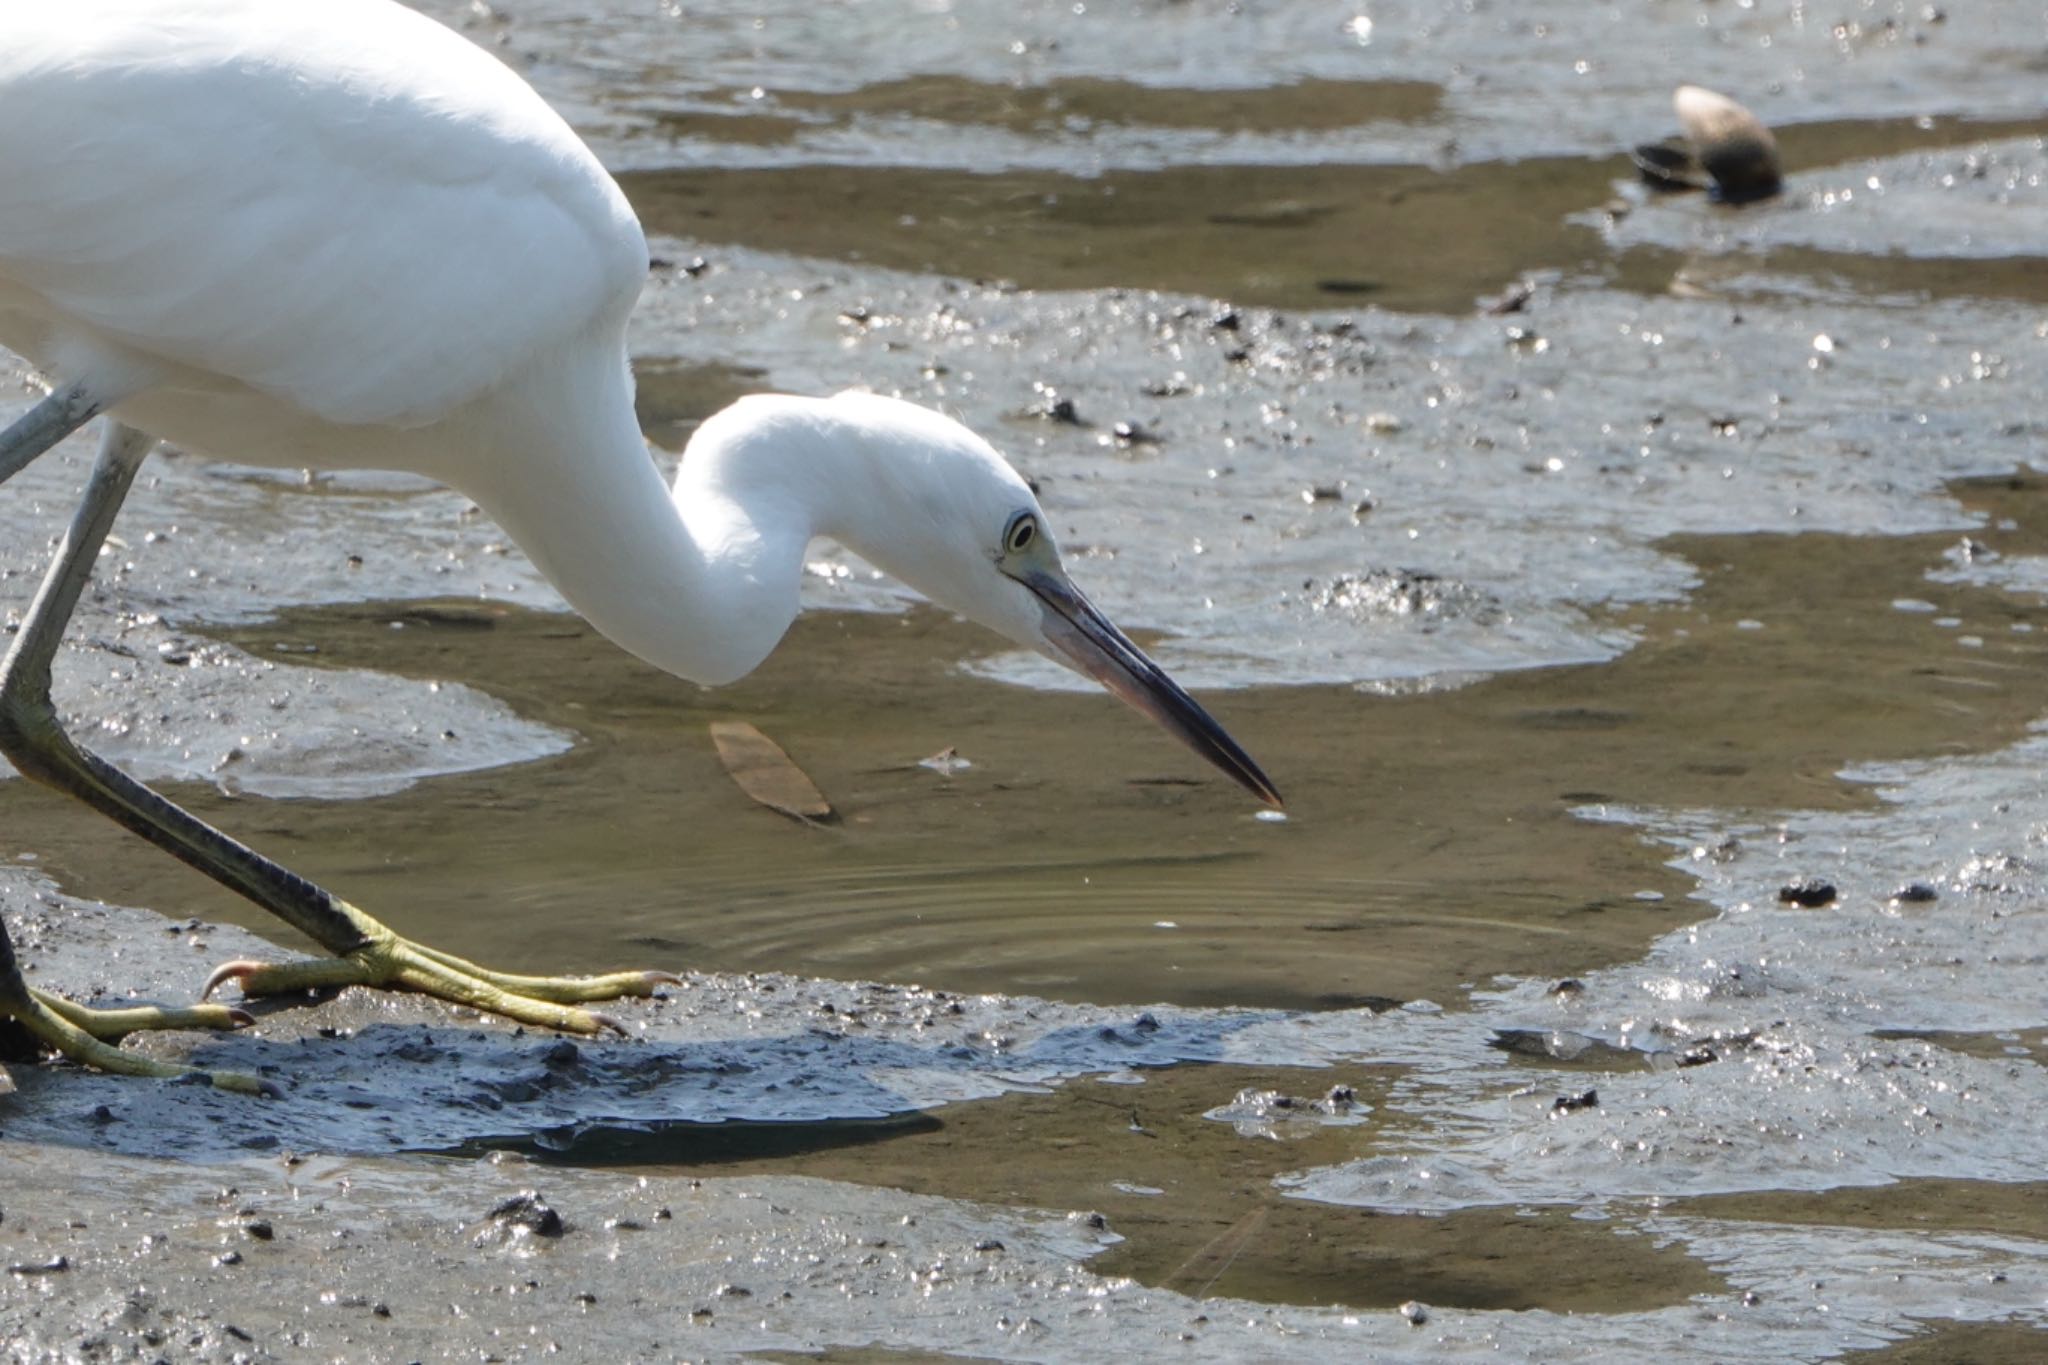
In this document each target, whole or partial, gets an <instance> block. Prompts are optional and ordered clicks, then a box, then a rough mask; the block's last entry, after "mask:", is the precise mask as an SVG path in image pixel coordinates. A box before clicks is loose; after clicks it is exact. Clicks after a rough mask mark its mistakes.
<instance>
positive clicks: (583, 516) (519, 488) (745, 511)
mask: <svg viewBox="0 0 2048 1365" xmlns="http://www.w3.org/2000/svg"><path fill="white" fill-rule="evenodd" d="M547 387H548V388H550V389H554V390H556V392H555V394H554V396H553V399H552V401H548V402H546V403H545V405H544V406H542V405H533V406H529V410H528V411H527V412H526V413H525V414H524V419H523V420H522V421H520V422H519V423H518V425H517V427H516V429H512V428H509V427H508V428H505V429H499V430H495V431H492V432H489V433H477V434H478V435H482V436H484V438H485V439H484V441H483V442H482V445H481V448H480V449H479V451H478V454H477V456H476V459H477V460H478V462H479V467H478V469H477V473H476V474H475V476H474V477H469V478H465V477H464V475H463V472H462V471H461V470H460V469H457V470H452V471H451V477H450V481H451V482H452V483H454V484H456V486H458V487H460V488H462V490H463V491H464V492H466V493H468V494H469V495H470V496H471V497H472V498H474V499H475V501H476V502H477V504H478V505H479V506H480V507H482V508H483V510H484V511H485V512H486V513H487V514H489V516H490V517H491V518H492V520H494V521H496V522H497V523H498V524H499V525H500V526H501V527H503V528H504V530H505V532H506V534H508V535H509V536H510V537H511V538H512V539H513V541H515V542H516V543H517V544H518V546H519V548H520V549H521V550H523V551H525V553H526V555H527V557H528V558H530V559H531V560H532V561H533V563H534V565H535V567H537V568H538V569H539V570H540V571H541V573H542V574H544V575H546V577H547V579H548V581H549V582H550V583H552V584H554V586H555V587H556V589H557V590H559V591H560V592H561V594H562V596H563V597H564V598H566V599H567V600H568V602H569V605H570V606H572V607H574V608H575V609H576V611H577V612H579V613H580V614H581V615H582V616H583V617H584V618H585V619H586V620H588V621H589V622H590V623H591V624H592V625H593V626H595V627H597V629H598V630H600V631H602V632H603V633H604V634H605V635H606V636H607V637H608V638H609V639H611V640H612V641H613V642H614V643H615V644H617V645H619V646H620V647H621V648H624V649H626V650H627V651H629V652H631V653H633V654H635V655H637V656H639V657H640V658H642V659H644V660H646V661H647V662H648V663H651V664H653V665H654V666H655V667H657V668H660V669H663V670H665V671H667V672H670V673H673V674H676V675H677V676H679V677H683V678H687V679H689V680H691V681H693V682H698V683H704V684H719V683H726V682H731V681H733V680H734V679H736V678H739V677H742V676H744V675H745V674H747V673H748V672H750V671H752V669H753V668H754V667H755V666H756V665H757V664H759V663H760V662H761V660H763V659H765V658H766V657H767V656H768V653H769V651H771V650H773V649H774V648H775V645H776V643H777V642H778V641H779V640H780V639H781V638H782V635H783V633H784V632H785V631H786V630H787V629H788V628H789V623H790V622H791V621H792V620H794V619H795V618H796V614H797V606H798V590H799V585H800V583H801V580H802V575H803V560H804V550H805V547H806V546H807V545H808V544H809V543H810V539H811V536H812V533H813V529H814V528H813V525H812V520H811V516H810V507H809V506H808V505H806V504H809V503H810V502H811V501H812V497H813V496H824V497H829V496H830V495H831V492H832V489H831V485H832V483H834V482H835V481H836V480H835V479H834V478H833V476H834V474H835V473H836V472H837V471H838V470H839V464H838V462H835V461H833V460H832V459H830V458H829V453H830V452H829V451H825V452H823V453H824V454H825V455H826V456H827V458H815V459H809V460H807V461H806V465H807V468H806V471H805V472H806V476H807V478H806V480H804V481H794V480H785V479H784V478H783V477H781V471H779V470H772V469H763V470H757V471H756V472H757V473H758V474H759V475H760V477H755V478H750V479H747V480H744V481H739V482H738V483H737V484H735V481H733V480H732V479H730V477H729V476H730V474H731V473H732V470H731V468H730V467H729V466H730V465H731V464H732V463H733V462H726V463H725V465H721V464H719V463H718V462H715V461H710V460H694V459H686V460H685V461H684V463H683V467H682V469H681V471H679V473H678V475H677V479H676V487H675V489H674V490H673V491H671V490H670V489H669V488H667V487H665V486H664V485H663V483H662V481H661V475H660V472H659V471H658V470H657V469H656V468H655V465H654V461H653V459H652V457H651V456H650V455H649V454H648V451H647V446H646V442H645V439H644V438H643V437H642V436H641V433H640V430H639V427H638V424H637V423H636V421H635V419H634V415H633V404H632V388H631V381H630V379H629V378H628V377H627V374H626V371H625V367H624V364H623V362H620V363H618V364H615V365H611V366H607V367H605V368H604V370H603V372H601V373H596V374H587V375H584V376H581V377H573V376H572V377H570V378H569V379H568V380H566V381H565V382H563V383H561V384H550V385H548V386H547ZM563 389H567V390H569V392H567V393H564V392H562V390H563ZM522 406H528V405H522ZM807 453H808V452H807ZM793 491H800V492H801V493H803V494H805V495H810V496H803V497H796V496H793V495H792V494H793ZM823 505H828V506H829V505H830V503H829V502H828V503H825V504H823Z"/></svg>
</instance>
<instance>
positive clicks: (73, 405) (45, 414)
mask: <svg viewBox="0 0 2048 1365" xmlns="http://www.w3.org/2000/svg"><path fill="white" fill-rule="evenodd" d="M100 408H101V404H100V402H99V400H98V399H96V398H95V397H93V395H92V393H91V392H90V391H88V390H87V389H86V388H85V387H84V386H83V385H79V384H70V385H66V386H65V387H64V388H61V389H57V390H55V391H53V392H52V393H50V394H49V395H48V396H47V397H45V398H44V399H43V401H42V402H40V403H37V404H36V405H35V406H34V407H32V408H30V409H29V410H28V411H27V412H25V413H23V414H22V415H21V416H20V417H18V418H16V419H15V420H14V424H13V425H12V426H10V427H8V428H7V430H5V431H0V483H6V482H7V481H8V480H9V479H11V478H13V477H14V476H15V475H16V474H19V473H20V472H21V471H22V470H24V469H26V468H27V467H28V466H29V465H30V464H31V463H32V462H33V461H34V460H35V458H36V457H37V456H38V455H41V454H42V453H43V452H44V451H46V450H48V449H49V448H50V447H51V446H53V445H55V444H57V442H59V441H61V440H63V439H64V438H65V437H66V436H69V435H70V434H71V433H72V432H74V431H76V430H78V429H79V428H80V427H82V426H84V425H85V424H86V423H87V422H90V421H91V420H92V419H93V418H94V417H97V416H98V415H99V413H100Z"/></svg>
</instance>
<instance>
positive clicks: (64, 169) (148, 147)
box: [0, 0, 647, 425]
mask: <svg viewBox="0 0 2048 1365" xmlns="http://www.w3.org/2000/svg"><path fill="white" fill-rule="evenodd" d="M646 269H647V247H646V242H645V240H644V238H643V237H642V235H641V232H640V228H639V225H638V223H637V222H636V221H635V219H634V217H633V213H632V210H631V208H630V207H628V206H627V204H626V201H625V199H624V197H623V196H622V195H621V194H620V193H619V190H618V187H617V186H616V185H615V184H614V183H613V182H612V180H611V178H610V177H609V176H608V175H607V174H606V173H605V172H604V170H603V168H602V167H600V166H599V165H598V163H597V161H596V159H595V158H594V157H593V156H592V155H591V154H590V152H589V150H588V149H587V148H585V147H584V146H583V144H582V142H581V141H580V140H579V139H577V137H576V136H575V134H573V133H572V132H571V131H570V130H569V128H568V126H567V125H566V124H565V123H563V122H562V120H561V119H560V117H559V116H557V115H556V114H555V113H554V111H553V110H551V109H549V108H548V107H547V105H546V104H545V103H544V102H543V101H542V100H541V98H540V97H539V96H538V95H537V94H535V93H534V92H533V90H532V89H531V88H530V87H528V86H527V85H526V84H525V82H523V81H522V80H520V79H519V78H518V77H517V76H515V75H514V74H512V73H511V72H510V71H508V70H507V69H505V68H504V67H503V66H502V65H500V64H499V63H498V62H497V61H496V60H495V59H493V58H492V57H490V56H489V55H487V54H485V53H484V52H482V51H481V50H479V49H478V48H476V47H474V46H473V45H471V44H470V43H468V42H466V41H464V40H463V39H461V38H459V37H457V36H456V35H455V34H453V33H451V32H450V31H449V30H447V29H445V28H442V27H441V26H440V25H438V24H436V23H434V22H432V21H431V20H428V19H425V18H423V17H421V16H419V15H416V14H414V13H412V12H411V11H409V10H406V9H403V8H402V7H400V6H398V5H396V4H392V3H389V0H212V2H211V3H207V2H206V0H195V2H194V3H176V4H174V3H165V2H164V0H66V3H63V4H44V3H35V4H29V3H13V2H11V0H8V2H4V3H0V282H5V283H8V284H10V285H12V286H14V290H15V293H16V295H17V296H19V295H20V291H21V290H24V289H25V290H27V291H32V294H33V296H34V297H36V298H37V299H39V300H40V301H41V304H42V305H44V306H46V307H47V310H48V317H47V318H46V319H45V321H47V322H49V323H50V324H51V326H52V327H53V328H54V329H55V330H56V332H57V333H58V334H59V335H60V336H61V335H64V334H66V333H67V332H68V333H69V334H72V335H82V336H85V337H88V338H91V337H105V338H110V339H112V340H114V341H116V342H119V343H121V344H123V345H125V346H129V347H132V348H134V349H136V350H140V351H143V352H146V353H148V354H149V355H152V356H156V357H160V358H163V359H168V360H171V361H174V362H176V363H178V364H180V365H183V366H186V367H190V368H192V369H196V370H199V371H202V372H205V373H206V374H207V375H210V376H219V377H224V378H226V379H228V380H231V381H238V382H240V383H242V384H245V385H247V386H249V387H250V388H253V389H255V390H257V391H259V392H262V393H265V394H267V395H270V396H271V397H273V398H277V399H280V400H283V401H285V402H288V403H291V404H293V405H295V406H297V407H299V408H302V409H304V410H306V411H308V412H311V413H313V414H315V415H317V416H320V417H322V418H325V419H327V420H329V421H335V422H343V423H361V422H383V423H394V424H402V425H414V424H421V423H425V422H429V421H432V420H433V419H434V418H436V417H438V416H439V415H441V414H442V413H443V412H445V411H447V410H448V409H450V408H452V407H454V406H455V405H457V404H459V403H461V402H463V401H464V400H465V399H467V398H469V397H471V396H473V395H475V394H476V393H478V392H479V391H481V390H483V389H485V388H487V387H489V386H490V385H491V384H493V383H495V382H496V381H497V380H499V379H500V378H502V377H504V376H505V375H506V374H507V373H508V372H510V371H512V370H514V369H515V368H517V367H518V366H520V365H522V364H524V363H526V362H527V361H530V360H532V359H533V358H535V357H536V356H538V355H540V354H542V353H543V352H545V351H547V350H548V349H549V348H551V347H553V346H556V345H559V344H561V343H563V342H564V341H566V340H567V339H568V338H570V337H572V336H575V335H577V334H579V333H583V332H585V331H587V330H588V329H589V328H590V327H591V326H592V325H593V324H594V323H596V322H598V321H600V320H603V319H606V318H611V317H616V318H618V319H620V320H622V319H623V317H624V316H625V314H626V312H627V311H629V310H630V308H631V306H632V302H633V299H634V298H635V297H636V296H637V294H638V291H639V288H640V284H641V281H642V279H643V278H644V276H645V274H646ZM38 358H40V357H38Z"/></svg>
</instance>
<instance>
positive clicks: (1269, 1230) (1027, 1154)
mask: <svg viewBox="0 0 2048 1365" xmlns="http://www.w3.org/2000/svg"><path fill="white" fill-rule="evenodd" d="M1110 1079H1111V1080H1112V1081H1116V1082H1118V1083H1114V1084H1105V1083H1101V1082H1080V1083H1076V1084H1072V1085H1067V1086H1063V1087H1061V1088H1060V1089H1058V1090H1056V1091H1054V1092H1053V1093H1051V1094H1044V1095H1031V1094H1023V1095H1012V1096H1007V1097H1004V1098H1002V1099H997V1100H985V1101H979V1102H976V1103H972V1104H964V1105H955V1106H951V1107H949V1108H947V1109H945V1110H944V1111H942V1112H941V1113H940V1115H939V1116H938V1122H937V1123H935V1124H934V1125H933V1127H932V1128H931V1130H930V1131H927V1132H924V1133H919V1134H915V1135H912V1136H908V1137H902V1138H897V1139H894V1140H891V1141H889V1142H887V1143H884V1144H882V1145H880V1146H873V1147H863V1148H860V1149H857V1150H856V1149H839V1150H836V1151H832V1152H827V1153H819V1154H813V1155H810V1156H807V1157H802V1158H799V1159H798V1160H796V1161H795V1162H794V1163H787V1164H786V1163H781V1162H771V1161H757V1162H754V1163H751V1164H746V1165H740V1166H737V1167H734V1166H725V1167H721V1168H720V1169H719V1173H721V1174H732V1175H740V1174H746V1173H754V1174H768V1173H770V1172H774V1171H781V1172H783V1173H792V1172H794V1173H801V1174H805V1175H813V1176H819V1177H822V1178H826V1179H831V1180H843V1181H852V1182H856V1183H860V1184H867V1185H877V1186H882V1187H885V1188H890V1189H901V1190H909V1191H913V1192H917V1193H923V1194H944V1195H947V1196H949V1197H952V1198H956V1199H966V1200H972V1201H976V1202H985V1203H995V1204H1010V1205H1015V1204H1026V1205H1033V1206H1038V1207H1045V1208H1067V1209H1078V1210H1083V1211H1093V1212H1099V1213H1100V1214H1102V1215H1104V1216H1106V1217H1107V1218H1108V1220H1109V1225H1110V1226H1111V1227H1113V1228H1115V1229H1116V1231H1117V1233H1118V1234H1119V1235H1120V1236H1121V1237H1122V1239H1123V1240H1122V1241H1120V1242H1118V1243H1117V1244H1116V1245H1114V1246H1113V1247H1111V1248H1110V1249H1109V1250H1108V1251H1106V1252H1104V1253H1103V1254H1102V1255H1101V1256H1099V1257H1097V1258H1096V1259H1095V1261H1094V1262H1093V1263H1092V1267H1093V1269H1095V1270H1096V1271H1097V1272H1099V1273H1101V1274H1104V1275H1110V1276H1125V1275H1128V1276H1130V1277H1132V1278H1133V1279H1136V1280H1137V1281H1139V1282H1140V1283H1142V1284H1148V1285H1155V1286H1158V1287H1160V1288H1164V1289H1171V1290H1175V1291H1178V1292H1181V1293H1185V1294H1188V1295H1191V1296H1193V1297H1195V1298H1207V1297H1211V1296H1218V1295H1220V1296H1223V1297H1226V1298H1244V1299H1256V1300H1259V1301H1262V1302H1270V1303H1291V1304H1302V1305H1328V1304H1338V1305H1344V1306H1347V1307H1351V1308H1385V1309H1392V1308H1395V1307H1397V1306H1398V1305H1400V1304H1401V1303H1403V1302H1405V1301H1407V1300H1410V1299H1419V1300H1422V1301H1423V1302H1425V1303H1429V1304H1432V1305H1437V1306H1443V1307H1458V1308H1470V1309H1497V1310H1527V1309H1535V1308H1544V1309H1549V1310H1552V1311H1558V1312H1568V1313H1619V1312H1633V1311H1646V1310H1649V1309H1654V1308H1658V1307H1663V1306H1666V1305H1678V1304H1682V1303H1685V1302H1687V1301H1688V1300H1689V1299H1690V1298H1691V1297H1692V1296H1694V1295H1713V1294H1721V1293H1725V1292H1726V1286H1725V1285H1724V1284H1722V1283H1721V1282H1720V1280H1719V1279H1718V1278H1717V1277H1716V1276H1715V1275H1714V1274H1713V1273H1712V1272H1711V1271H1709V1270H1708V1269H1706V1268H1705V1267H1704V1266H1702V1265H1700V1264H1699V1263H1698V1262H1695V1261H1693V1260H1691V1259H1690V1258H1689V1257H1687V1256H1686V1255H1685V1254H1684V1253H1683V1252H1682V1251H1681V1250H1679V1249H1677V1248H1675V1247H1673V1246H1672V1245H1671V1244H1670V1243H1668V1242H1659V1241H1657V1240H1654V1239H1652V1238H1649V1237H1646V1236H1642V1235H1640V1234H1638V1233H1636V1232H1635V1231H1634V1230H1633V1229H1631V1228H1629V1227H1626V1226H1619V1225H1616V1224H1613V1223H1593V1222H1586V1221H1582V1220H1575V1219H1573V1218H1571V1217H1570V1216H1569V1215H1568V1214H1565V1213H1562V1212H1559V1211H1555V1210H1533V1209H1522V1210H1515V1209H1498V1210H1480V1211H1474V1212H1471V1213H1465V1214H1458V1215H1453V1216H1451V1217H1446V1218H1423V1217H1407V1218H1404V1217H1399V1216H1376V1215H1370V1214H1367V1215H1361V1214H1360V1213H1359V1212H1358V1211H1357V1210H1353V1209H1339V1208H1333V1207H1331V1206H1328V1205H1316V1204H1309V1203H1304V1202H1302V1201H1299V1200H1289V1199H1281V1198H1277V1197H1276V1196H1275V1193H1274V1190H1273V1187H1272V1183H1271V1182H1272V1178H1273V1176H1275V1175H1277V1174H1279V1173H1281V1172H1283V1171H1287V1170H1291V1169H1295V1168H1297V1167H1299V1166H1301V1165H1303V1164H1320V1163H1326V1162H1330V1161H1336V1160H1341V1159H1342V1158H1343V1157H1344V1155H1345V1154H1346V1153H1348V1152H1351V1151H1356V1150H1359V1149H1361V1148H1370V1147H1372V1146H1374V1145H1375V1143H1376V1141H1377V1138H1376V1134H1375V1133H1374V1131H1373V1129H1372V1126H1371V1123H1370V1121H1369V1120H1368V1122H1367V1124H1366V1126H1364V1127H1349V1126H1325V1127H1322V1128H1320V1130H1319V1131H1311V1132H1308V1133H1306V1134H1302V1135H1297V1136H1295V1137H1293V1138H1291V1139H1290V1140H1286V1141H1277V1140H1273V1139H1264V1138H1256V1137H1246V1136H1244V1135H1242V1134H1241V1133H1239V1132H1237V1131H1235V1130H1234V1129H1233V1127H1232V1125H1230V1124H1229V1123H1224V1122H1218V1121H1217V1120H1215V1119H1213V1118H1209V1117H1205V1116H1204V1114H1203V1110H1204V1109H1205V1108H1206V1107H1208V1106H1212V1105H1221V1104H1224V1103H1225V1102H1227V1101H1228V1100H1229V1098H1230V1097H1231V1096H1232V1095H1233V1094H1235V1093H1237V1092H1239V1091H1241V1090H1244V1089H1251V1088H1278V1089H1279V1090H1281V1091H1282V1092H1283V1093H1288V1094H1300V1095H1308V1096H1314V1095H1321V1094H1322V1093H1323V1092H1325V1091H1326V1090H1328V1089H1329V1088H1330V1086H1331V1084H1332V1083H1333V1081H1336V1082H1340V1083H1350V1084H1352V1085H1354V1086H1355V1087H1356V1089H1357V1091H1358V1096H1359V1099H1360V1100H1361V1101H1370V1100H1372V1099H1374V1098H1376V1097H1378V1096H1380V1095H1381V1094H1383V1092H1384V1086H1385V1084H1386V1077H1385V1076H1384V1075H1383V1074H1380V1073H1376V1072H1375V1071H1373V1070H1369V1069H1366V1070H1362V1069H1359V1068H1355V1067H1345V1068H1341V1069H1336V1070H1328V1071H1295V1072H1288V1071H1273V1070H1263V1069H1255V1068H1250V1067H1244V1066H1203V1067H1177V1068H1173V1069H1170V1070H1164V1071H1154V1070H1147V1071H1144V1072H1140V1073H1134V1074H1131V1075H1128V1076H1125V1077H1112V1078H1110ZM998 1149H1000V1150H1002V1151H1004V1152H1006V1153H1007V1155H1006V1157H1005V1159H1004V1160H1002V1161H1000V1162H986V1161H979V1160H977V1159H976V1158H975V1154H976V1153H979V1152H987V1151H991V1150H998ZM1619 1263H1625V1264H1626V1265H1627V1272H1626V1274H1622V1275H1617V1274H1614V1273H1612V1271H1613V1269H1614V1267H1615V1266H1616V1265H1617V1264H1619Z"/></svg>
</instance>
